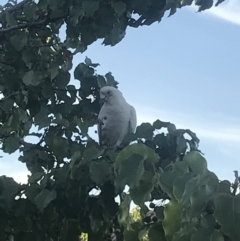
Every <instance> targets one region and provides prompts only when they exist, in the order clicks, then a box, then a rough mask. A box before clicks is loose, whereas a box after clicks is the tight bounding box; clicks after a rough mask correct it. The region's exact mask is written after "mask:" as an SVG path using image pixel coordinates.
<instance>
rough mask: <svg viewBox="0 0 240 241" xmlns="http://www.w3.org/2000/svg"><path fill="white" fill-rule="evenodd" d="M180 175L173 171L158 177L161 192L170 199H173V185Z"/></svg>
mask: <svg viewBox="0 0 240 241" xmlns="http://www.w3.org/2000/svg"><path fill="white" fill-rule="evenodd" d="M180 175H181V174H180V173H179V172H177V171H175V170H172V171H168V172H163V173H162V174H161V175H160V178H159V182H160V186H161V188H162V190H163V191H164V192H166V193H167V194H168V196H169V197H170V198H174V195H173V183H174V181H175V180H176V179H177V178H178V177H179V176H180Z"/></svg>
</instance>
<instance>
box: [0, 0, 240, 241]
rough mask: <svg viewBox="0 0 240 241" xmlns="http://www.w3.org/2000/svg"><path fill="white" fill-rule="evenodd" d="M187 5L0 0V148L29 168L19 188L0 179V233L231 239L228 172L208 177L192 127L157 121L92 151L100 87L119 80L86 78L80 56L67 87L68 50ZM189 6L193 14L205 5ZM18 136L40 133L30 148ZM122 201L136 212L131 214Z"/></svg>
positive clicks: (233, 217)
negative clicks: (2, 1) (124, 142)
mask: <svg viewBox="0 0 240 241" xmlns="http://www.w3.org/2000/svg"><path fill="white" fill-rule="evenodd" d="M221 2H222V0H218V1H217V2H216V5H218V4H219V3H221ZM192 3H193V1H192V0H182V1H179V0H149V1H144V0H122V1H114V0H112V1H110V0H92V1H90V0H88V1H77V0H67V1H64V0H39V1H38V2H36V1H32V0H24V1H22V2H20V3H17V2H16V1H14V0H10V1H9V2H8V3H7V4H6V5H4V6H1V10H0V22H1V25H0V93H1V95H2V98H1V100H0V120H1V121H0V140H1V149H2V151H4V152H5V153H9V154H11V153H13V152H15V151H16V150H19V151H20V156H19V161H20V162H22V163H24V164H25V165H26V166H27V168H28V170H29V171H30V173H31V175H30V176H29V178H28V183H27V184H22V185H21V184H18V183H16V182H15V181H14V180H13V179H12V178H9V177H6V176H1V177H0V240H3V241H5V240H10V238H12V237H13V238H14V241H23V240H24V241H28V240H29V241H30V240H31V241H32V240H37V241H42V240H44V241H65V240H66V241H67V240H72V241H74V240H79V237H80V235H81V234H87V236H86V235H85V236H82V238H84V237H85V238H86V237H87V238H88V240H89V241H101V240H108V239H109V238H111V237H110V236H111V235H112V234H114V236H112V238H111V239H112V240H113V237H114V238H115V239H116V240H117V241H121V240H125V241H138V240H146V237H147V238H148V240H149V241H198V240H206V241H207V240H209V241H239V240H240V229H239V228H238V225H239V222H240V215H239V214H240V197H239V195H238V194H236V191H237V188H238V185H239V177H238V173H237V172H235V178H236V180H235V182H234V183H233V184H231V183H230V182H229V181H226V180H225V181H220V180H218V178H217V176H216V175H215V174H214V173H212V172H211V171H209V170H208V168H207V162H206V160H205V159H204V157H203V155H202V154H201V152H200V150H199V149H198V144H199V139H198V138H197V136H196V134H195V133H193V132H192V131H190V130H189V129H186V130H185V129H177V128H176V127H175V125H174V124H172V123H170V122H164V121H160V120H156V121H155V122H154V123H152V124H150V123H142V124H141V125H140V126H138V127H137V131H136V133H135V134H132V135H129V137H128V138H129V140H130V141H131V142H132V144H130V145H129V146H127V147H126V148H124V149H123V150H121V151H120V152H119V151H116V152H115V151H113V150H110V149H107V148H105V147H101V146H99V145H98V143H97V142H96V141H95V140H93V139H92V138H91V137H90V136H89V135H88V129H89V128H90V127H92V126H94V125H95V124H96V121H97V115H98V112H99V110H100V104H99V89H100V88H101V87H102V86H104V85H111V86H115V87H117V86H118V82H117V81H116V80H115V79H114V77H113V76H112V74H111V73H106V74H105V75H104V76H103V75H99V74H97V67H98V64H97V63H94V62H92V61H91V59H89V58H86V59H85V61H84V62H83V63H79V64H78V65H77V67H76V68H75V70H74V76H73V77H74V78H75V79H76V80H78V85H72V84H71V82H70V79H71V75H70V72H69V71H70V70H71V69H72V60H73V57H74V56H75V55H76V54H77V53H82V52H84V51H85V50H86V49H87V47H88V46H89V45H91V44H92V43H93V42H94V41H96V40H97V39H103V44H105V45H112V46H113V45H115V44H117V43H118V42H119V41H121V40H122V39H123V38H124V36H125V31H126V28H127V27H139V26H142V25H151V24H152V23H154V22H156V21H161V19H162V17H163V16H164V14H165V13H168V14H170V15H172V14H174V13H175V12H176V10H177V9H179V8H181V7H184V6H186V5H191V4H192ZM195 4H196V5H197V6H199V11H202V10H206V9H208V8H210V7H212V5H213V0H196V1H195ZM62 27H66V39H64V40H63V39H60V37H59V31H60V29H61V28H62ZM28 136H35V137H37V138H38V139H39V140H38V142H37V143H36V144H33V143H29V142H27V141H26V137H28ZM126 185H127V186H128V187H129V191H128V192H125V191H124V189H125V186H126ZM93 190H97V192H96V193H95V194H94V193H93ZM116 197H119V200H120V201H119V202H120V203H118V202H117V201H116ZM154 200H160V201H159V202H158V204H157V205H156V204H154V203H153V201H154ZM131 201H133V202H134V203H135V204H136V205H138V207H139V213H140V216H138V218H134V215H132V214H130V203H131ZM147 201H150V202H151V204H150V207H148V206H147V205H146V202H147ZM151 211H153V212H151Z"/></svg>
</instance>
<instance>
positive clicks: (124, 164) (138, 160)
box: [114, 144, 158, 189]
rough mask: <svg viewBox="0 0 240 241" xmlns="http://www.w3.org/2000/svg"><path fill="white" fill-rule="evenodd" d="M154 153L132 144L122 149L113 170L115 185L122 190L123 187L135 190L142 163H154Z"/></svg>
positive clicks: (156, 158) (142, 146) (142, 166)
mask: <svg viewBox="0 0 240 241" xmlns="http://www.w3.org/2000/svg"><path fill="white" fill-rule="evenodd" d="M157 160H158V157H157V155H156V153H155V152H154V151H153V150H152V149H150V148H149V147H147V146H146V145H144V144H133V145H130V146H127V147H126V148H124V149H123V150H122V151H121V152H120V153H119V154H118V156H117V158H116V161H115V164H114V170H115V173H116V184H117V186H118V188H120V189H122V188H124V186H125V185H129V187H130V188H135V187H136V186H138V185H139V184H140V183H139V181H140V180H141V178H142V175H143V173H144V165H143V163H144V161H147V162H150V163H155V162H156V161H157Z"/></svg>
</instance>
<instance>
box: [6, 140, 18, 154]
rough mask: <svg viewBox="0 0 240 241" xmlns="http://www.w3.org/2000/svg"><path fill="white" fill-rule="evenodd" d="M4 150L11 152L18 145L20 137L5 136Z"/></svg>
mask: <svg viewBox="0 0 240 241" xmlns="http://www.w3.org/2000/svg"><path fill="white" fill-rule="evenodd" d="M3 144H4V151H5V152H7V153H9V154H11V153H13V152H15V151H16V150H17V149H18V148H19V146H20V138H19V137H18V136H10V137H7V138H6V139H5V140H4V141H3Z"/></svg>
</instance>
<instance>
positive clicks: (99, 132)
mask: <svg viewBox="0 0 240 241" xmlns="http://www.w3.org/2000/svg"><path fill="white" fill-rule="evenodd" d="M102 126H103V122H102V120H100V119H98V122H97V130H98V139H99V145H102V143H103V135H102Z"/></svg>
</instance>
